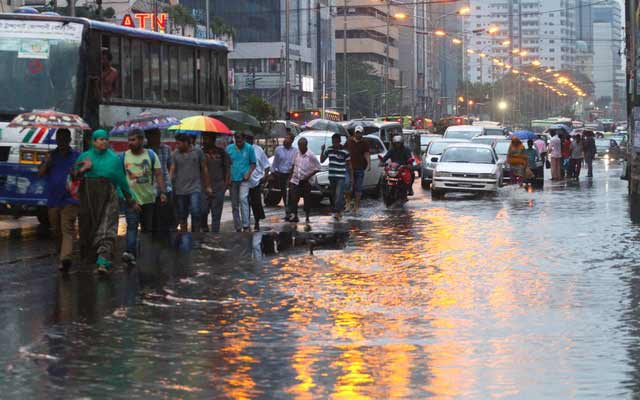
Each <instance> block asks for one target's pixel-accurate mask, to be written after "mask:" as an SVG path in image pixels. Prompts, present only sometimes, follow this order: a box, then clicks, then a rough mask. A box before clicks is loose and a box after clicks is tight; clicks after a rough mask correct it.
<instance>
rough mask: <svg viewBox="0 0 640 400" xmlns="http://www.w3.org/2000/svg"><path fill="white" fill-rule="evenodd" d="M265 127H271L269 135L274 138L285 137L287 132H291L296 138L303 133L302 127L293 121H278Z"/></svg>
mask: <svg viewBox="0 0 640 400" xmlns="http://www.w3.org/2000/svg"><path fill="white" fill-rule="evenodd" d="M265 125H270V126H271V129H270V130H269V135H271V136H273V137H284V136H286V134H287V130H289V131H291V133H293V134H294V135H295V136H298V134H299V133H300V132H302V128H300V125H298V124H297V123H295V122H293V121H285V120H276V121H271V122H268V123H267V124H265Z"/></svg>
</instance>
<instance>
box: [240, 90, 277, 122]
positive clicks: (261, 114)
mask: <svg viewBox="0 0 640 400" xmlns="http://www.w3.org/2000/svg"><path fill="white" fill-rule="evenodd" d="M240 111H244V112H246V113H247V114H249V115H253V116H254V117H256V119H257V120H258V121H260V123H261V124H262V125H263V127H264V128H268V126H265V125H266V124H268V123H270V122H271V121H272V120H274V119H276V118H277V113H276V110H275V108H273V106H272V105H271V104H269V103H268V102H267V101H266V100H264V99H263V98H262V97H260V96H256V95H253V94H252V95H249V96H247V97H246V98H244V99H243V100H242V101H241V102H240Z"/></svg>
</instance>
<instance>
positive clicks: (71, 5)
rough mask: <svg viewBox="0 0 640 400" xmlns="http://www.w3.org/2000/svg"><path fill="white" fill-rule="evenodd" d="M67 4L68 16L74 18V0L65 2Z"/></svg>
mask: <svg viewBox="0 0 640 400" xmlns="http://www.w3.org/2000/svg"><path fill="white" fill-rule="evenodd" d="M67 1H68V2H69V15H70V16H72V17H75V16H76V0H67Z"/></svg>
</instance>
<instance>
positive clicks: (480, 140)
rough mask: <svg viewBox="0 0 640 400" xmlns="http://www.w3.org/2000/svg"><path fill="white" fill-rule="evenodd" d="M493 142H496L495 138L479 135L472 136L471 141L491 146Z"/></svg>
mask: <svg viewBox="0 0 640 400" xmlns="http://www.w3.org/2000/svg"><path fill="white" fill-rule="evenodd" d="M495 142H496V140H495V139H486V138H482V137H481V136H479V137H476V138H473V143H478V144H486V145H489V146H493V144H494V143H495Z"/></svg>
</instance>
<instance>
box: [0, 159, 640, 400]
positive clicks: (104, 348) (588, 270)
mask: <svg viewBox="0 0 640 400" xmlns="http://www.w3.org/2000/svg"><path fill="white" fill-rule="evenodd" d="M619 176H620V166H619V165H618V164H611V165H609V164H604V163H602V162H600V163H599V164H598V166H597V169H596V171H595V177H594V179H593V181H587V180H586V178H583V180H582V181H581V182H580V183H560V184H553V185H552V184H551V182H550V181H547V182H546V184H547V185H546V187H545V189H544V190H543V191H532V192H527V191H525V190H524V189H520V188H514V187H509V188H504V189H503V190H502V191H501V192H500V193H499V195H497V196H495V197H489V198H468V197H458V196H456V197H454V198H448V199H446V200H442V201H431V198H430V196H429V194H428V193H427V194H424V193H423V192H422V191H421V190H419V189H418V190H416V198H415V199H413V200H412V201H410V202H409V203H408V204H407V205H406V206H405V208H404V209H399V210H386V209H384V207H383V206H381V205H379V204H378V203H377V202H375V201H370V202H369V203H368V207H367V208H366V209H365V210H364V211H363V213H362V215H360V216H358V217H355V218H347V219H346V221H345V222H344V223H342V224H333V223H332V222H330V221H329V217H327V216H322V217H314V219H313V221H314V225H324V226H329V227H332V229H341V230H346V231H348V232H349V239H348V241H347V243H346V247H345V248H344V249H327V248H322V249H317V250H316V251H315V252H314V254H313V255H309V254H308V252H307V251H306V250H304V249H297V250H296V249H293V250H292V251H288V252H283V253H281V254H280V255H277V256H275V257H267V258H265V259H264V260H263V262H253V261H251V260H250V258H249V257H241V258H240V260H239V261H234V257H233V256H232V255H230V254H223V255H220V256H216V257H212V256H211V255H208V256H198V255H196V254H194V255H193V258H192V259H189V258H190V256H179V257H178V258H177V260H176V261H175V262H176V263H177V264H178V265H179V267H178V269H177V270H176V271H178V272H175V271H174V272H167V273H166V274H164V275H166V279H164V280H162V281H161V282H162V284H161V285H146V284H145V283H144V282H145V279H142V278H144V277H145V276H147V275H155V274H158V273H159V272H158V270H160V269H162V266H161V265H159V264H162V263H159V264H154V265H153V266H152V267H151V270H149V269H147V270H145V268H143V267H141V268H140V270H135V271H132V272H130V273H128V274H126V273H123V274H118V275H117V276H114V277H113V279H111V280H107V281H98V280H96V279H95V278H94V277H92V276H91V275H90V274H83V273H82V272H79V273H76V274H72V276H71V277H69V278H67V279H64V278H62V277H56V275H55V274H54V273H52V272H51V271H52V270H51V268H52V266H51V265H47V264H46V262H45V261H46V260H45V261H43V260H41V259H38V260H33V261H28V262H22V263H20V262H18V263H13V264H8V265H2V266H0V268H1V270H2V271H3V272H4V275H5V279H4V283H3V284H2V288H3V289H2V291H1V292H0V323H1V324H0V342H1V343H2V346H1V348H0V367H1V368H2V369H1V371H2V372H1V373H0V389H1V392H0V393H2V395H0V397H2V398H5V397H6V398H52V399H53V398H92V399H101V398H122V399H135V398H140V399H147V398H184V399H201V398H202V399H204V398H206V399H212V398H228V399H232V398H233V399H254V398H255V399H289V398H293V399H308V398H319V399H322V398H335V399H410V398H416V399H422V398H436V399H450V398H465V399H487V398H554V399H559V398H597V399H602V398H633V397H636V396H640V249H639V246H638V245H637V242H638V238H639V237H640V212H639V211H636V208H634V207H633V206H631V205H630V201H629V199H628V197H627V193H626V182H624V181H621V180H620V179H619ZM416 187H417V185H416ZM638 209H639V210H640V208H638ZM156 256H158V257H159V259H161V260H162V262H168V261H167V260H169V259H170V258H171V256H170V255H168V254H167V255H166V257H165V256H164V255H156ZM151 264H153V263H151Z"/></svg>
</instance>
